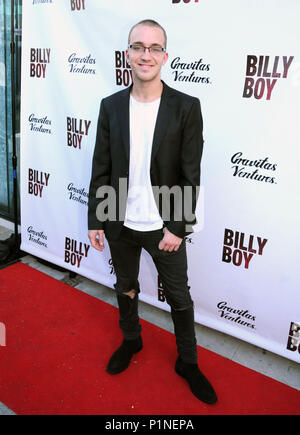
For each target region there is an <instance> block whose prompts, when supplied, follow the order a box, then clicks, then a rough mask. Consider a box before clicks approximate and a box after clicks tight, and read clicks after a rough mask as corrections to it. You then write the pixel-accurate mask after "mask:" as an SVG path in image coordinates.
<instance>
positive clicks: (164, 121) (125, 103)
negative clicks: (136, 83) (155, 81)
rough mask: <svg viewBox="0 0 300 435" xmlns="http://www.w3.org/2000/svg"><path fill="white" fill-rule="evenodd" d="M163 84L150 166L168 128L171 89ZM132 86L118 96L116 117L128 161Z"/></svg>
mask: <svg viewBox="0 0 300 435" xmlns="http://www.w3.org/2000/svg"><path fill="white" fill-rule="evenodd" d="M162 83H163V92H162V95H161V101H160V105H159V109H158V114H157V119H156V124H155V129H154V135H153V143H152V152H151V164H152V162H153V160H154V157H155V155H156V154H157V151H158V149H159V146H160V144H161V142H162V140H163V138H164V135H165V133H166V129H167V127H168V122H169V117H170V112H171V101H170V100H171V98H170V96H171V89H170V88H169V87H168V86H167V85H166V84H165V83H164V82H162ZM131 88H132V85H131V86H130V87H128V88H126V89H124V91H123V92H122V94H121V96H120V104H119V106H118V109H117V110H118V116H119V123H120V129H121V136H122V140H123V146H124V150H125V154H126V158H127V160H128V161H129V143H130V136H129V97H130V92H131Z"/></svg>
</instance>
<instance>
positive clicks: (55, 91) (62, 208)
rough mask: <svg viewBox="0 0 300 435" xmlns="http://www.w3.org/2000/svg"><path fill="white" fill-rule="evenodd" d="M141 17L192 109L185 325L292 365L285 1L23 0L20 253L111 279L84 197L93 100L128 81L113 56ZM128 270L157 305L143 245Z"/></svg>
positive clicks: (290, 98) (294, 63)
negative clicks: (152, 23) (190, 303)
mask: <svg viewBox="0 0 300 435" xmlns="http://www.w3.org/2000/svg"><path fill="white" fill-rule="evenodd" d="M144 18H152V19H155V20H157V21H158V22H159V23H160V24H161V25H162V26H163V27H165V29H166V31H167V34H168V52H169V60H168V62H167V64H166V65H165V66H164V69H163V79H164V80H165V81H166V83H167V84H168V85H169V86H172V87H174V88H176V89H178V90H180V91H182V92H186V93H188V94H191V95H194V96H197V97H199V99H200V101H201V106H202V112H203V119H204V139H205V144H204V154H203V159H202V178H201V183H202V187H201V195H200V200H199V203H198V207H197V215H198V220H199V224H198V226H197V227H196V232H195V233H194V234H193V235H192V236H191V237H188V238H187V250H188V260H189V285H190V291H191V294H192V297H193V299H194V302H195V315H196V321H197V322H199V323H201V324H204V325H207V326H209V327H212V328H214V329H217V330H220V331H223V332H225V333H228V334H230V335H233V336H236V337H238V338H240V339H242V340H246V341H248V342H251V343H254V344H257V345H258V346H261V347H263V348H265V349H268V350H270V351H273V352H275V353H277V354H280V355H283V356H285V357H286V358H290V359H292V360H294V361H297V362H300V338H299V335H300V334H299V331H300V296H299V295H300V292H299V283H300V279H299V265H298V260H299V253H298V247H299V245H300V237H299V229H298V226H299V224H298V223H299V218H300V212H299V182H298V178H299V175H298V172H299V157H300V153H299V140H300V123H299V110H300V100H299V89H300V63H299V61H300V59H299V54H298V53H299V39H300V28H299V18H300V3H299V2H298V1H297V0H289V2H288V4H287V2H285V1H283V0H265V1H264V2H260V1H258V0H253V1H251V2H246V1H239V0H226V1H223V0H211V1H210V2H206V1H204V0H199V1H194V0H191V1H189V2H188V1H185V2H184V1H180V0H177V1H176V2H175V1H174V0H163V1H162V0H151V1H143V2H141V1H137V0H131V1H129V0H127V1H126V2H124V1H123V0H114V1H113V2H108V1H104V0H59V1H58V0H52V1H51V0H48V1H45V0H43V1H42V0H33V1H26V2H23V36H22V99H21V100H22V104H21V225H22V246H21V249H23V250H24V251H26V252H29V253H32V254H33V255H36V256H38V257H41V258H43V259H46V260H49V261H51V262H53V263H55V264H57V265H60V266H63V267H65V268H67V269H69V270H72V271H75V272H77V273H79V274H81V275H83V276H86V277H88V278H90V279H92V280H95V281H97V282H100V283H103V284H105V285H107V286H109V287H113V283H114V282H115V276H114V270H113V266H112V264H111V259H110V253H109V249H108V248H106V250H105V251H104V252H103V253H102V254H101V253H99V252H97V251H95V250H93V249H92V248H91V247H90V245H89V240H88V237H87V194H88V187H89V181H90V171H91V161H92V155H93V148H94V143H95V135H96V125H97V118H98V112H99V106H100V101H101V99H102V98H103V97H105V96H107V95H110V94H111V93H113V92H116V91H119V90H121V89H122V88H124V87H125V86H128V85H129V84H130V83H131V78H130V69H129V68H128V65H126V62H125V61H124V51H125V49H126V45H127V36H128V31H129V29H130V27H131V26H132V25H133V24H135V23H136V22H138V21H139V20H141V19H144ZM139 278H140V283H141V289H142V292H141V299H142V300H144V301H146V302H148V303H150V304H153V305H156V306H158V307H160V308H162V309H164V310H168V309H169V307H168V305H167V303H166V302H165V301H164V298H163V291H162V290H163V289H161V288H160V283H159V279H158V276H157V273H156V270H155V268H154V266H153V264H152V262H151V259H150V258H149V256H148V254H146V253H145V254H144V255H143V256H142V260H141V271H140V277H139ZM298 340H299V341H298ZM199 344H201V343H199Z"/></svg>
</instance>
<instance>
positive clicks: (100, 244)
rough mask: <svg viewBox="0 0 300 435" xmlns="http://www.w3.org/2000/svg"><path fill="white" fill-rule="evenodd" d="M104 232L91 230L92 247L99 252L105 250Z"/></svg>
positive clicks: (89, 234)
mask: <svg viewBox="0 0 300 435" xmlns="http://www.w3.org/2000/svg"><path fill="white" fill-rule="evenodd" d="M103 234H104V230H89V231H88V237H89V239H90V242H91V245H92V247H93V248H95V249H97V251H103V249H104V237H103Z"/></svg>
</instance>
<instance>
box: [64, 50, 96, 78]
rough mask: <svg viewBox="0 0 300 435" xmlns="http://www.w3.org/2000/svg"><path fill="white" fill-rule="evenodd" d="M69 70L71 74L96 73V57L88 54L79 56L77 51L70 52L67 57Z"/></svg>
mask: <svg viewBox="0 0 300 435" xmlns="http://www.w3.org/2000/svg"><path fill="white" fill-rule="evenodd" d="M68 63H69V72H70V73H73V74H85V75H95V74H96V69H95V65H96V59H95V58H93V57H92V56H91V54H88V55H87V56H80V55H78V54H77V53H72V54H70V56H69V57H68Z"/></svg>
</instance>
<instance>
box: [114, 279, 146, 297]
mask: <svg viewBox="0 0 300 435" xmlns="http://www.w3.org/2000/svg"><path fill="white" fill-rule="evenodd" d="M114 288H115V290H116V292H117V294H118V295H120V296H124V297H129V298H130V299H134V298H135V297H136V295H137V294H139V293H140V286H139V282H138V281H137V280H128V279H119V280H117V282H116V284H114Z"/></svg>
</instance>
